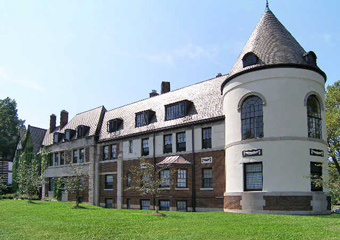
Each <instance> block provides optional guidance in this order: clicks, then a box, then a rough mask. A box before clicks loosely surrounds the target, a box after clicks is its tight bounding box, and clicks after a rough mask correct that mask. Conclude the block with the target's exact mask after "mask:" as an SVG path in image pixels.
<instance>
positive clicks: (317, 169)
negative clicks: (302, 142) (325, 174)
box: [310, 162, 323, 191]
mask: <svg viewBox="0 0 340 240" xmlns="http://www.w3.org/2000/svg"><path fill="white" fill-rule="evenodd" d="M310 174H311V190H312V191H323V187H322V186H317V185H316V184H315V182H313V180H316V179H321V177H322V164H321V163H317V162H311V163H310Z"/></svg>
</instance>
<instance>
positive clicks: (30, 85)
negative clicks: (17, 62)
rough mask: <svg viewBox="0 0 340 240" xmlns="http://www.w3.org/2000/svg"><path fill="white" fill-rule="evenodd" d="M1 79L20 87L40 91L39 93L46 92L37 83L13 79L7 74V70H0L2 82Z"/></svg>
mask: <svg viewBox="0 0 340 240" xmlns="http://www.w3.org/2000/svg"><path fill="white" fill-rule="evenodd" d="M1 79H2V80H4V81H6V82H8V83H12V84H15V85H20V86H22V87H25V88H29V89H34V90H38V91H43V90H44V87H43V86H42V85H41V84H40V83H39V82H37V81H33V80H18V79H14V78H11V77H10V76H9V74H8V73H7V71H6V69H4V68H0V80H1Z"/></svg>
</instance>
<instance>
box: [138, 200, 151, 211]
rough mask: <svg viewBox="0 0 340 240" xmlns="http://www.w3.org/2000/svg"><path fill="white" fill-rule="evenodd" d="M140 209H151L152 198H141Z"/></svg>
mask: <svg viewBox="0 0 340 240" xmlns="http://www.w3.org/2000/svg"><path fill="white" fill-rule="evenodd" d="M140 209H142V210H150V200H140Z"/></svg>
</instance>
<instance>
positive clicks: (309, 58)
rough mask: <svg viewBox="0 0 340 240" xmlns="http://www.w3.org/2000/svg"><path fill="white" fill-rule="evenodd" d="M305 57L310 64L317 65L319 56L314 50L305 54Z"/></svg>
mask: <svg viewBox="0 0 340 240" xmlns="http://www.w3.org/2000/svg"><path fill="white" fill-rule="evenodd" d="M303 59H305V61H306V62H307V63H308V64H310V65H312V66H314V67H316V59H317V57H316V54H315V53H314V52H313V51H310V52H308V53H305V54H303Z"/></svg>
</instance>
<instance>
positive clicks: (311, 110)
mask: <svg viewBox="0 0 340 240" xmlns="http://www.w3.org/2000/svg"><path fill="white" fill-rule="evenodd" d="M307 120H308V137H310V138H318V139H321V136H322V131H321V128H322V125H321V110H320V103H319V101H318V99H317V98H316V96H315V95H311V96H309V97H308V99H307Z"/></svg>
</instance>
